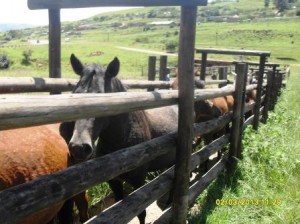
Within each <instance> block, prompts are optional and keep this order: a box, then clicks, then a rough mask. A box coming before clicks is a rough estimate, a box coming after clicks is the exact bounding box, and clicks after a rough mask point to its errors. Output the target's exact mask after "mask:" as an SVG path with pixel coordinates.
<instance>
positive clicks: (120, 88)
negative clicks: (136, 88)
mask: <svg viewBox="0 0 300 224" xmlns="http://www.w3.org/2000/svg"><path fill="white" fill-rule="evenodd" d="M111 87H112V92H127V87H126V86H125V85H124V84H123V83H122V82H121V80H120V79H118V78H117V77H114V78H112V79H111Z"/></svg>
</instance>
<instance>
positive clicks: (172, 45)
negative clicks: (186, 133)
mask: <svg viewBox="0 0 300 224" xmlns="http://www.w3.org/2000/svg"><path fill="white" fill-rule="evenodd" d="M165 46H166V50H167V52H170V53H173V52H175V51H176V48H177V46H178V42H177V41H175V40H170V41H167V42H166V44H165Z"/></svg>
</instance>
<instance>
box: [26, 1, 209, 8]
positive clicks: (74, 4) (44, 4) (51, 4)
mask: <svg viewBox="0 0 300 224" xmlns="http://www.w3.org/2000/svg"><path fill="white" fill-rule="evenodd" d="M206 5H207V0H163V1H161V0H151V1H146V0H85V1H78V0H77V1H69V0H28V8H29V9H63V8H86V7H106V6H109V7H113V6H127V7H128V6H143V7H144V6H206Z"/></svg>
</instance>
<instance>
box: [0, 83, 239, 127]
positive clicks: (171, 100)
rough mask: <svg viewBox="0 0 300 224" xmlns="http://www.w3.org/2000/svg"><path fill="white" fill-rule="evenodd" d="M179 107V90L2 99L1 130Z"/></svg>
mask: <svg viewBox="0 0 300 224" xmlns="http://www.w3.org/2000/svg"><path fill="white" fill-rule="evenodd" d="M233 91H234V89H233V88H228V89H224V88H223V89H218V90H197V91H195V100H203V99H209V98H214V97H218V96H224V95H229V94H232V92H233ZM177 103H178V91H177V90H161V91H155V92H139V93H135V92H122V93H111V94H107V93H105V94H101V93H99V94H66V95H50V96H47V95H38V96H36V95H35V96H32V95H28V96H2V97H1V98H0V105H1V107H0V117H1V119H0V130H4V129H13V128H20V127H26V126H33V125H41V124H47V123H57V122H62V121H72V120H77V119H81V118H88V117H103V116H108V115H117V114H121V113H128V112H132V111H136V110H144V109H151V108H154V107H162V106H168V105H173V104H177ZM28 105H30V107H28Z"/></svg>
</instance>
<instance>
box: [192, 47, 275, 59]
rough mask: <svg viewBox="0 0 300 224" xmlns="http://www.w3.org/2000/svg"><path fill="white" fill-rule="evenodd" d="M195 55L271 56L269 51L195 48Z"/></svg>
mask: <svg viewBox="0 0 300 224" xmlns="http://www.w3.org/2000/svg"><path fill="white" fill-rule="evenodd" d="M196 53H202V54H203V53H206V54H231V55H248V56H268V57H269V56H270V55H271V52H270V51H256V50H232V49H219V48H196Z"/></svg>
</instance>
